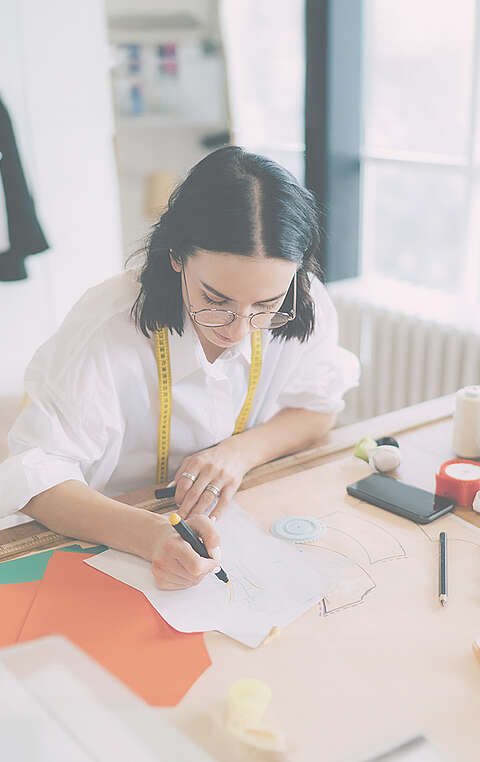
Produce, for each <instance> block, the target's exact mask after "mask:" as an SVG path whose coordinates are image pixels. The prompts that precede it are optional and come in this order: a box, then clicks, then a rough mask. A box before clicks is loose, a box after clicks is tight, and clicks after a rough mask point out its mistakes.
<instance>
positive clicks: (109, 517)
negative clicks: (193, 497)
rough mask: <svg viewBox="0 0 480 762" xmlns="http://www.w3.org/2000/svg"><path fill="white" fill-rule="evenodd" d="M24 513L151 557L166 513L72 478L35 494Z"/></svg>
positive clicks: (63, 529)
mask: <svg viewBox="0 0 480 762" xmlns="http://www.w3.org/2000/svg"><path fill="white" fill-rule="evenodd" d="M22 512H23V513H26V514H27V515H28V516H31V517H32V518H33V519H36V520H37V521H40V522H41V523H42V524H44V525H45V526H47V527H48V528H49V529H52V530H53V531H54V532H59V533H60V534H63V535H66V536H67V537H75V538H76V539H79V540H87V541H89V542H95V543H102V544H104V545H108V546H109V547H111V548H117V549H118V550H124V551H126V552H128V553H134V554H135V555H138V556H142V558H145V559H147V560H149V561H150V560H151V559H152V553H153V548H154V545H155V542H156V540H157V534H158V530H159V528H160V525H161V523H162V522H163V523H164V522H165V521H166V519H165V517H163V516H158V515H156V514H153V513H150V512H149V511H144V510H141V509H139V508H134V507H132V506H129V505H124V504H123V503H120V502H118V500H114V499H112V498H109V497H105V495H102V494H100V492H97V491H96V490H94V489H91V488H90V487H87V486H86V485H85V484H83V483H82V482H79V481H74V480H69V481H65V482H62V483H61V484H57V485H55V486H54V487H51V488H50V489H48V490H45V492H41V493H40V494H39V495H36V496H35V497H33V498H32V499H31V500H30V501H29V502H28V503H27V505H26V506H25V507H24V508H23V509H22Z"/></svg>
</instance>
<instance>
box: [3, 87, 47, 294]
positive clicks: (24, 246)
mask: <svg viewBox="0 0 480 762" xmlns="http://www.w3.org/2000/svg"><path fill="white" fill-rule="evenodd" d="M0 174H1V177H2V182H3V188H4V191H5V206H6V210H7V220H8V233H9V238H10V248H9V249H7V250H6V251H4V252H3V253H1V252H0V281H11V280H22V279H24V278H26V277H27V272H26V270H25V264H24V259H25V257H28V256H30V254H39V253H40V252H42V251H45V249H48V243H47V241H46V239H45V236H44V235H43V232H42V229H41V227H40V223H39V221H38V219H37V215H36V212H35V205H34V203H33V199H32V197H31V195H30V191H29V190H28V186H27V183H26V180H25V175H24V173H23V169H22V163H21V161H20V156H19V154H18V149H17V144H16V141H15V135H14V132H13V128H12V122H11V120H10V116H9V113H8V111H7V109H6V107H5V105H4V103H3V102H2V100H1V99H0Z"/></svg>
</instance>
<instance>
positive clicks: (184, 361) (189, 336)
mask: <svg viewBox="0 0 480 762" xmlns="http://www.w3.org/2000/svg"><path fill="white" fill-rule="evenodd" d="M168 341H169V348H170V371H171V374H172V383H173V384H175V383H178V382H179V381H182V380H183V379H184V378H187V377H188V376H190V375H191V374H192V373H196V372H198V371H199V370H203V371H205V372H206V373H208V374H212V373H213V374H215V370H216V369H215V366H216V367H217V369H218V367H219V365H220V364H223V363H224V362H229V361H230V360H235V359H236V358H238V357H240V358H243V361H244V362H246V363H247V364H248V365H250V362H251V359H252V347H251V338H250V335H249V334H247V336H245V337H244V338H243V339H242V341H240V342H239V343H238V344H236V345H235V346H234V347H232V348H231V349H226V350H225V351H224V352H222V354H221V355H220V356H219V357H218V358H217V360H215V362H214V363H209V362H208V360H207V358H206V357H205V352H204V351H203V347H202V345H201V343H200V339H199V338H198V335H197V332H196V331H195V328H194V326H193V323H192V319H191V318H190V316H189V315H185V317H184V330H183V335H182V336H179V335H178V333H177V332H176V331H173V333H171V334H170V333H169V336H168ZM219 361H220V362H219Z"/></svg>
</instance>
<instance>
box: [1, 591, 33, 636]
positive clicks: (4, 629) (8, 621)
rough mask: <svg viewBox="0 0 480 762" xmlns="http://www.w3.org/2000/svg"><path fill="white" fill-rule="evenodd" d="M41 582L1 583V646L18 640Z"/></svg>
mask: <svg viewBox="0 0 480 762" xmlns="http://www.w3.org/2000/svg"><path fill="white" fill-rule="evenodd" d="M39 586H40V582H17V583H16V584H12V585H0V648H3V647H4V646H11V645H12V644H13V643H16V642H17V639H18V636H19V635H20V633H21V631H22V627H23V624H24V622H25V619H26V617H27V615H28V612H29V611H30V608H31V606H32V604H33V601H34V598H35V596H36V594H37V591H38V588H39Z"/></svg>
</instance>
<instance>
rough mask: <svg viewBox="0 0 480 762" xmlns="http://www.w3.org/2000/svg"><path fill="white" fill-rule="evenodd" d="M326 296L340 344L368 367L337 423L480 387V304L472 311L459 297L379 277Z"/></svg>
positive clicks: (346, 284)
mask: <svg viewBox="0 0 480 762" xmlns="http://www.w3.org/2000/svg"><path fill="white" fill-rule="evenodd" d="M389 288H390V290H389ZM328 290H329V293H330V295H331V297H332V299H333V302H334V304H335V306H336V308H337V312H338V319H339V340H340V344H341V345H342V346H344V347H345V348H346V349H350V350H352V352H355V354H356V355H357V356H358V357H359V359H360V362H361V366H362V375H361V379H360V386H359V387H358V388H357V389H353V390H351V391H350V392H348V393H347V395H346V397H345V400H346V403H347V404H346V409H345V410H344V412H343V413H342V415H341V418H340V421H339V423H341V424H345V423H352V422H354V421H358V420H363V419H366V418H370V417H372V416H376V415H381V414H382V413H386V412H389V411H390V410H396V409H398V408H401V407H405V406H407V405H414V404H415V403H417V402H423V401H424V400H428V399H432V398H433V397H438V396H441V395H443V394H449V393H451V392H455V391H456V390H457V389H459V388H461V387H462V386H467V385H469V384H478V383H479V380H480V332H479V327H480V305H477V308H476V310H474V311H473V310H472V309H470V310H466V308H465V305H462V307H461V308H459V305H458V303H456V301H455V299H454V298H453V297H448V298H447V299H445V298H444V296H443V295H441V294H432V293H431V292H427V291H425V290H420V289H415V288H414V287H411V286H403V285H402V286H398V284H394V285H393V286H392V285H391V283H390V284H389V281H386V280H382V281H379V280H378V279H376V280H374V281H372V280H370V281H369V280H362V279H356V280H352V281H339V282H337V283H334V284H330V285H329V287H328Z"/></svg>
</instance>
